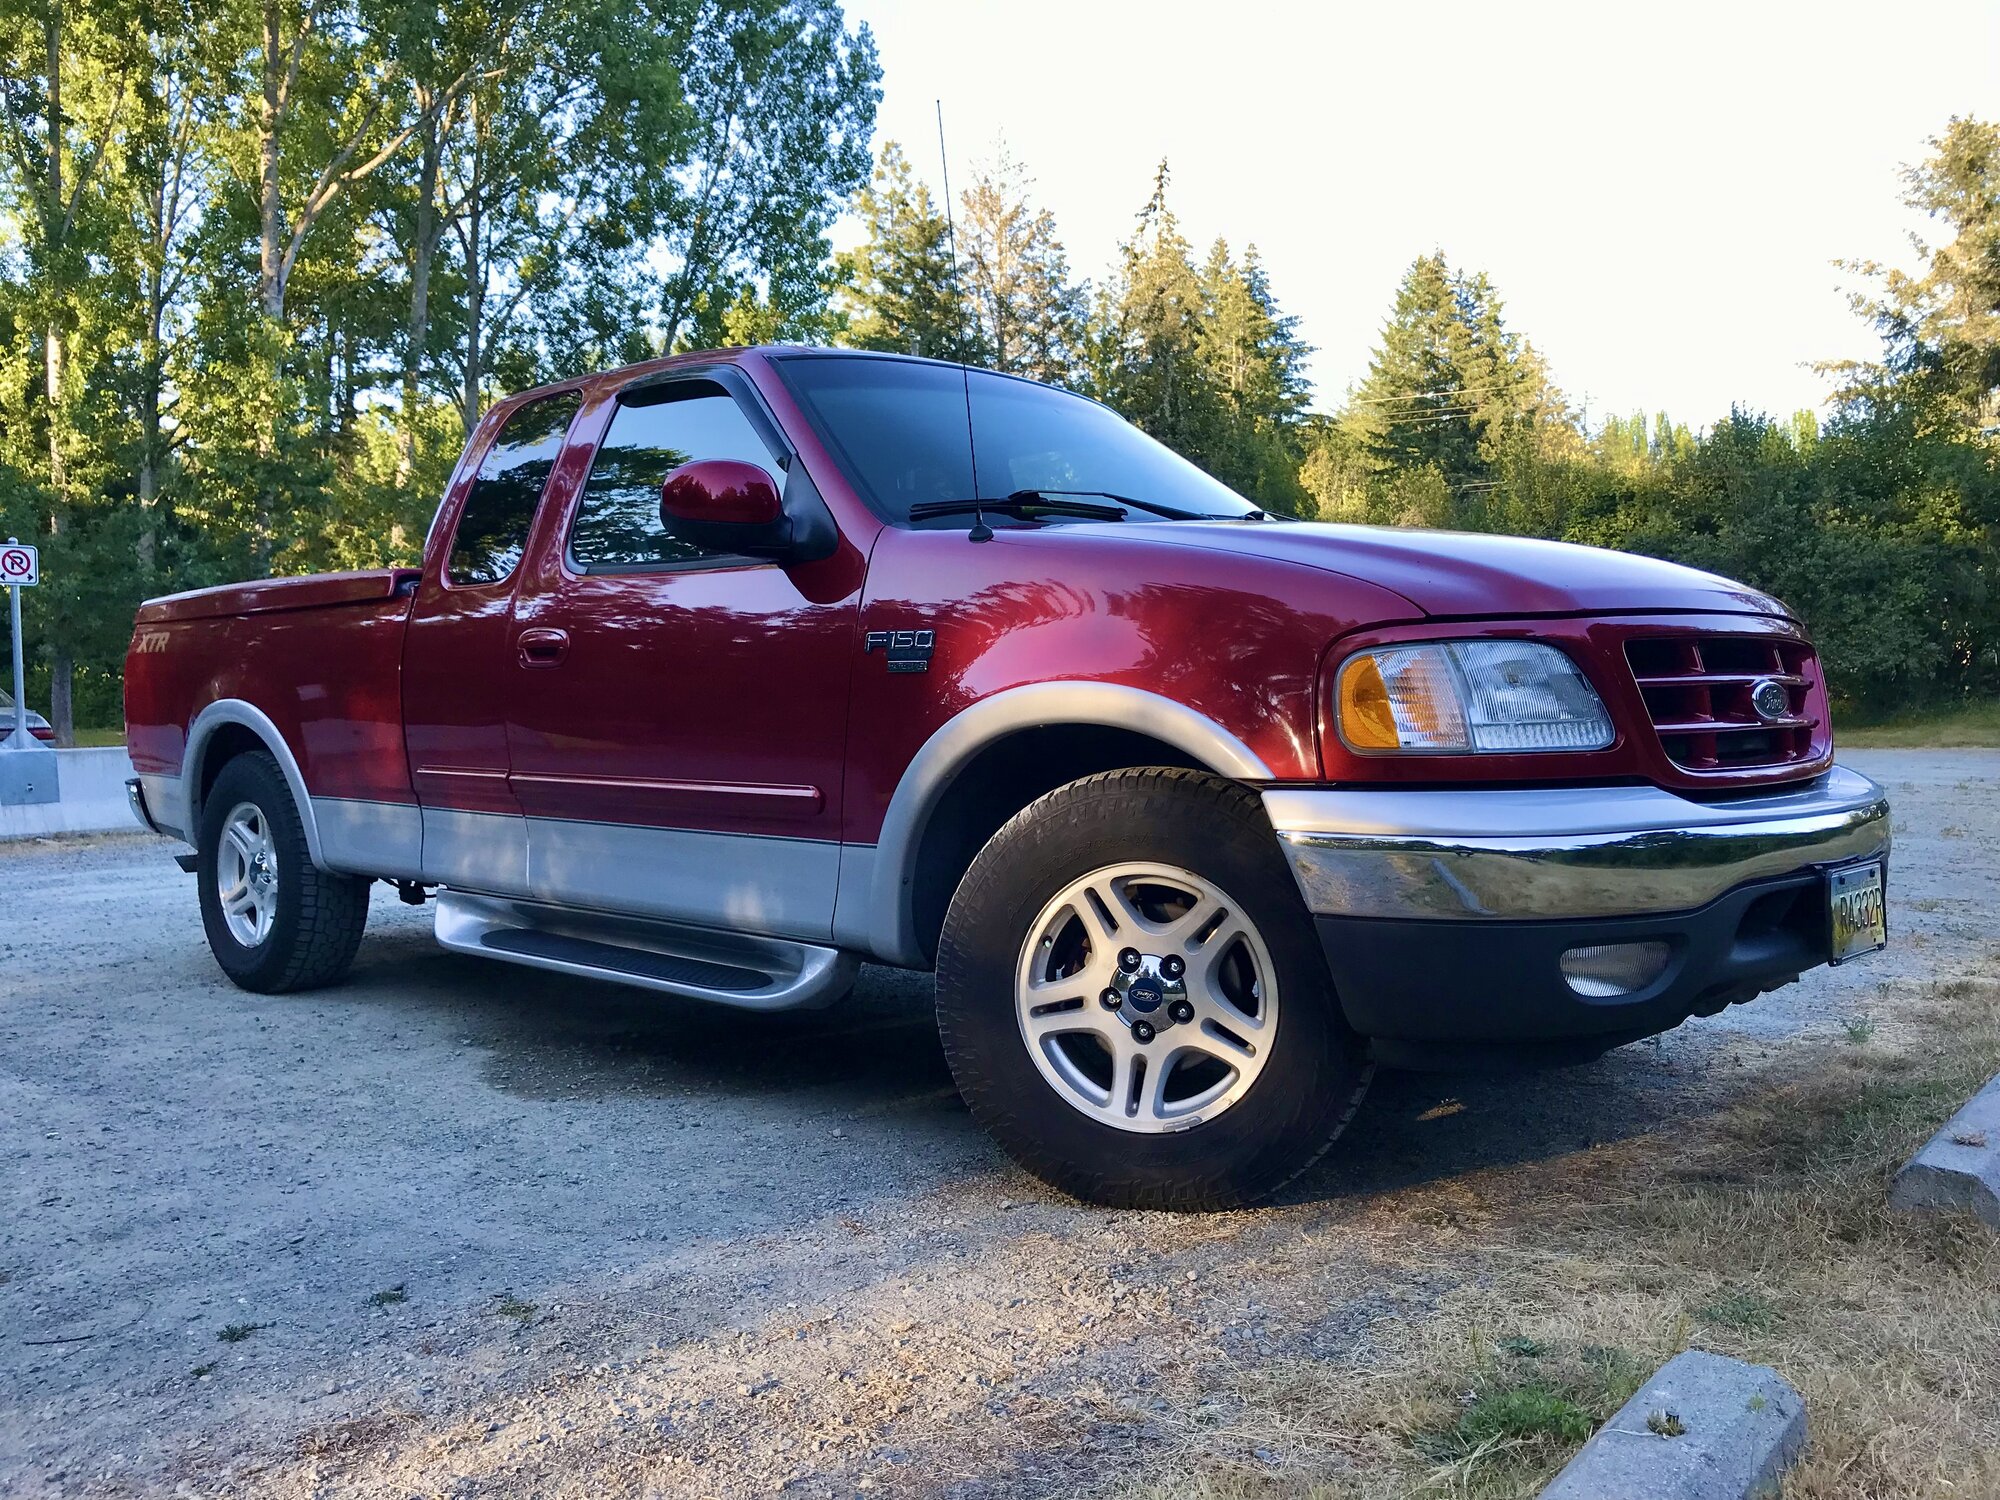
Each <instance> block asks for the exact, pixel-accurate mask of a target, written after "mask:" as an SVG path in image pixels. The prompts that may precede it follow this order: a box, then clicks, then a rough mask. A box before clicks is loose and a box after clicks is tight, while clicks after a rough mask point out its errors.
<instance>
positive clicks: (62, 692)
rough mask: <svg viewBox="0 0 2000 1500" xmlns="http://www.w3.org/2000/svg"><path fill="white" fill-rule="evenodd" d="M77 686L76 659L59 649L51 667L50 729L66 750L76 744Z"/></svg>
mask: <svg viewBox="0 0 2000 1500" xmlns="http://www.w3.org/2000/svg"><path fill="white" fill-rule="evenodd" d="M75 685H76V658H74V657H73V656H71V655H70V654H69V653H68V652H67V651H64V650H61V649H58V650H57V651H56V655H55V660H54V661H53V662H52V663H51V664H50V667H49V727H50V728H51V729H53V730H54V731H55V732H56V743H57V744H58V745H60V746H61V747H62V748H63V749H65V750H67V749H69V748H70V747H71V746H73V745H74V744H76V705H75V703H74V701H73V697H74V689H75Z"/></svg>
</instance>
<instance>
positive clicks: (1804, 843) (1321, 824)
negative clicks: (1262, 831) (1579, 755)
mask: <svg viewBox="0 0 2000 1500" xmlns="http://www.w3.org/2000/svg"><path fill="white" fill-rule="evenodd" d="M1264 807H1265V810H1266V812H1267V813H1268V814H1269V815H1270V819H1271V826H1272V827H1273V828H1274V829H1276V830H1277V834H1278V841H1279V843H1280V845H1281V846H1282V847H1283V849H1284V851H1285V856H1286V858H1287V859H1289V860H1290V861H1291V865H1292V873H1293V875H1295V876H1296V877H1297V879H1298V882H1299V889H1300V891H1302V892H1303V893H1304V895H1305V898H1306V905H1307V907H1308V908H1310V909H1311V910H1312V911H1313V912H1314V913H1316V914H1319V915H1325V916H1360V917H1420V918H1429V919H1433V920H1437V919H1460V920H1463V919H1472V920H1507V919H1513V920H1527V919H1540V918H1564V917H1585V918H1588V917H1617V916H1640V915H1647V914H1651V913H1657V912H1673V911H1689V910H1692V909H1694V908H1695V907H1699V906H1704V905H1706V904H1707V903H1708V902H1710V901H1713V900H1714V899H1715V898H1716V897H1718V896H1720V895H1722V894H1723V893H1724V892H1725V891H1728V890H1731V889H1733V888H1734V887H1736V886H1739V885H1741V884H1743V883H1744V882H1745V881H1749V880H1759V879H1765V878H1769V877H1773V876H1779V875H1789V874H1791V873H1793V872H1795V871H1798V870H1801V869H1808V868H1814V867H1818V866H1824V865H1835V864H1840V863H1843V862H1845V861H1849V860H1856V859H1863V858H1866V857H1868V856H1870V855H1877V854H1881V853H1884V852H1886V851H1887V849H1888V847H1889V799H1888V798H1887V797H1886V796H1885V795H1884V794H1883V792H1882V789H1881V788H1880V787H1879V786H1877V785H1876V784H1875V783H1874V782H1872V781H1870V780H1869V779H1868V778H1867V777H1866V776H1863V775H1861V774H1860V773H1858V772H1855V771H1850V770H1848V769H1847V768H1846V767H1844V766H1835V767H1834V768H1833V769H1832V770H1831V771H1828V772H1827V773H1826V774H1825V775H1824V776H1820V777H1818V778H1816V779H1815V780H1813V781H1811V782H1809V783H1807V784H1806V785H1804V786H1795V787H1787V788H1785V789H1784V790H1783V791H1779V792H1772V793H1768V794H1762V795H1753V796H1749V797H1737V798H1732V799H1729V800H1727V801H1721V802H1696V801H1692V800H1691V799H1689V798H1686V797H1681V796H1677V795H1675V794H1674V793H1673V792H1669V791H1663V790H1661V789H1660V788H1658V787H1649V786H1607V787H1535V788H1528V789H1522V790H1512V791H1450V790H1435V791H1431V790H1421V789H1404V788H1398V789H1394V790H1354V789H1347V788H1315V789H1311V790H1298V791H1285V790H1276V789H1274V790H1270V791H1266V792H1265V793H1264Z"/></svg>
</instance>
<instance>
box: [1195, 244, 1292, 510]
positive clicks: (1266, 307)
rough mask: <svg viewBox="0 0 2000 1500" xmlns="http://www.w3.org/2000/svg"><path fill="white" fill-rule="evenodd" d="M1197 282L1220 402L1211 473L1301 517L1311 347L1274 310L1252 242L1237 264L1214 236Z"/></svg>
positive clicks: (1203, 340) (1204, 346)
mask: <svg viewBox="0 0 2000 1500" xmlns="http://www.w3.org/2000/svg"><path fill="white" fill-rule="evenodd" d="M1201 280H1202V300H1203V316H1202V325H1201V332H1200V340H1199V347H1200V351H1201V357H1202V361H1203V363H1204V364H1205V366H1206V367H1207V370H1208V374H1209V379H1210V381H1211V382H1212V383H1213V385H1214V387H1215V390H1216V392H1217V393H1218V395H1219V397H1220V399H1221V407H1222V423H1221V431H1220V433H1219V437H1218V443H1217V447H1216V449H1215V451H1214V453H1213V454H1212V455H1211V463H1212V464H1213V472H1214V473H1215V475H1216V477H1217V478H1219V479H1221V480H1223V481H1224V482H1225V483H1228V484H1230V485H1233V486H1234V487H1235V488H1236V489H1237V490H1238V491H1240V492H1241V493H1242V494H1244V495H1246V496H1248V497H1249V498H1251V499H1252V500H1255V501H1257V502H1258V503H1259V504H1261V505H1263V506H1265V507H1267V508H1268V509H1272V510H1277V511H1282V512H1285V513H1286V514H1294V515H1295V514H1298V513H1300V512H1301V511H1302V510H1304V509H1306V508H1308V506H1309V504H1310V500H1309V497H1308V495H1307V493H1306V491H1305V489H1304V487H1303V486H1302V484H1301V482H1300V478H1299V465H1300V463H1301V461H1302V459H1303V458H1304V446H1303V438H1304V427H1303V418H1304V414H1305V406H1306V394H1307V390H1308V385H1307V381H1306V375H1305V361H1306V357H1307V356H1308V355H1309V354H1310V353H1311V350H1310V349H1308V348H1307V346H1306V345H1305V344H1304V343H1303V342H1302V341H1301V340H1300V339H1299V337H1298V319H1296V318H1294V317H1291V316H1289V315H1287V314H1285V313H1282V312H1280V311H1279V310H1278V305H1277V299H1276V298H1275V297H1274V296H1273V295H1272V292H1271V285H1270V278H1269V277H1268V275H1267V274H1266V273H1265V270H1264V263H1263V261H1262V259H1261V258H1259V256H1258V254H1257V248H1256V246H1254V245H1253V246H1251V247H1250V249H1249V250H1248V251H1247V252H1246V253H1245V255H1244V258H1243V262H1242V264H1241V265H1238V264H1237V263H1236V262H1235V261H1234V260H1233V259H1232V258H1231V257H1230V253H1229V246H1228V244H1227V242H1226V241H1224V240H1221V239H1218V240H1216V242H1215V244H1214V245H1213V246H1212V247H1211V248H1210V250H1209V254H1208V261H1207V263H1206V265H1205V266H1204V267H1203V269H1202V278H1201Z"/></svg>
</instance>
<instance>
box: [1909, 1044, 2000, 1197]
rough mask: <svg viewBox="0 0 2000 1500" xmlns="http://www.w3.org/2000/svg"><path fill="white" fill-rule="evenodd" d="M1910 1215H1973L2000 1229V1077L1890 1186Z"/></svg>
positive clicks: (1970, 1101)
mask: <svg viewBox="0 0 2000 1500" xmlns="http://www.w3.org/2000/svg"><path fill="white" fill-rule="evenodd" d="M1889 1202H1890V1203H1891V1205H1893V1206H1894V1207H1896V1208H1900V1209H1906V1210H1908V1211H1910V1212H1912V1213H1923V1212H1929V1213H1964V1214H1973V1215H1975V1216H1977V1217H1978V1218H1980V1219H1982V1220H1984V1221H1985V1222H1986V1223H1988V1224H1990V1225H1991V1226H1992V1227H1993V1228H1995V1229H2000V1075H1996V1076H1995V1077H1993V1078H1991V1079H1989V1080H1988V1081H1987V1084H1986V1087H1985V1088H1983V1089H1981V1090H1980V1091H1979V1092H1978V1093H1976V1094H1974V1095H1973V1096H1972V1098H1971V1099H1970V1100H1968V1101H1967V1102H1966V1105H1965V1108H1963V1109H1961V1110H1960V1111H1959V1112H1958V1113H1957V1114H1955V1115H1953V1116H1952V1117H1951V1118H1950V1119H1949V1120H1947V1121H1945V1125H1944V1129H1942V1130H1940V1131H1939V1132H1938V1133H1937V1134H1936V1135H1934V1136H1932V1137H1931V1138H1930V1141H1929V1143H1928V1144H1927V1145H1925V1147H1924V1149H1923V1150H1921V1151H1919V1152H1918V1153H1917V1154H1916V1155H1915V1156H1913V1157H1911V1158H1910V1159H1909V1161H1908V1163H1907V1164H1906V1165H1905V1166H1904V1167H1903V1170H1902V1171H1900V1172H1898V1173H1897V1174H1896V1180H1895V1181H1894V1182H1892V1183H1890V1184H1889Z"/></svg>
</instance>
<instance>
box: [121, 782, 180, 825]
mask: <svg viewBox="0 0 2000 1500" xmlns="http://www.w3.org/2000/svg"><path fill="white" fill-rule="evenodd" d="M125 800H126V801H127V802H129V803H131V804H132V816H133V817H135V818H137V819H138V820H139V826H140V827H141V828H143V829H145V830H146V831H147V832H148V833H157V834H158V835H160V837H161V838H166V837H168V834H167V831H166V830H165V829H164V828H162V827H160V825H159V824H158V823H155V822H154V821H153V814H152V813H151V811H149V810H148V809H147V807H146V788H145V785H144V784H143V783H142V782H141V781H140V780H139V778H138V777H136V776H133V777H129V778H127V780H126V782H125ZM112 805H113V806H116V805H117V804H115V803H114V804H112Z"/></svg>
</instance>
